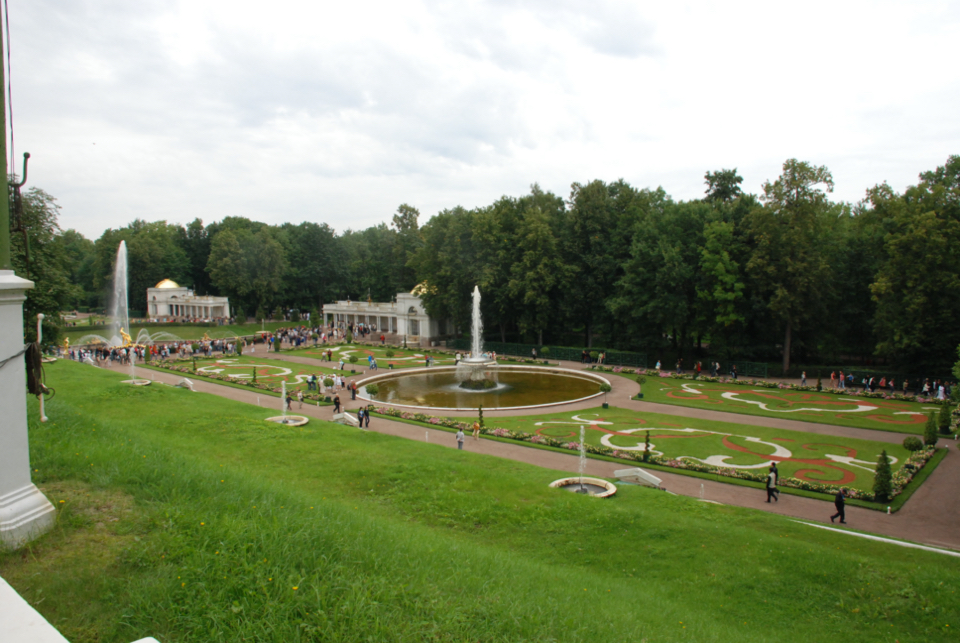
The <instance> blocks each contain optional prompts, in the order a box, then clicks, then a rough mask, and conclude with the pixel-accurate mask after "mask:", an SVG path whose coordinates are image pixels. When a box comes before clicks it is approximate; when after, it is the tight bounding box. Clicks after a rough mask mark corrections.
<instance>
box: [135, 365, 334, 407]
mask: <svg viewBox="0 0 960 643" xmlns="http://www.w3.org/2000/svg"><path fill="white" fill-rule="evenodd" d="M192 363H193V362H192V360H189V359H186V360H177V361H158V360H152V361H150V362H149V363H147V364H146V365H147V366H152V367H153V368H159V369H162V370H165V371H170V372H173V373H183V374H184V375H190V376H192V377H200V378H203V379H207V380H219V381H221V382H229V383H230V384H234V385H240V386H244V387H246V388H255V389H257V390H259V391H266V392H268V393H276V394H277V395H280V394H282V392H283V388H282V387H279V386H271V385H269V384H264V383H263V382H254V381H253V380H248V379H240V378H236V377H232V376H230V375H220V374H219V373H198V372H196V371H194V370H193V366H181V364H192ZM292 390H293V389H292V388H291V389H290V390H289V391H287V392H288V393H289V392H291V391H292ZM303 399H304V401H307V400H310V401H311V402H321V403H329V402H330V400H331V398H330V396H329V395H320V394H319V393H317V394H314V393H304V394H303Z"/></svg>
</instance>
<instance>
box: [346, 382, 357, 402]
mask: <svg viewBox="0 0 960 643" xmlns="http://www.w3.org/2000/svg"><path fill="white" fill-rule="evenodd" d="M347 388H349V389H350V399H351V400H355V399H357V385H356V384H354V383H353V382H350V385H349V386H348V387H347Z"/></svg>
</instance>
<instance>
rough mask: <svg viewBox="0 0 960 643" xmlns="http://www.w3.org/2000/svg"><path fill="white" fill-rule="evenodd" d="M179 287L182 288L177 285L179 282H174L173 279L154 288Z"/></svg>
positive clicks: (165, 280) (164, 281)
mask: <svg viewBox="0 0 960 643" xmlns="http://www.w3.org/2000/svg"><path fill="white" fill-rule="evenodd" d="M179 287H180V286H179V285H177V282H175V281H173V280H172V279H164V280H163V281H161V282H160V283H158V284H157V285H156V286H154V288H179Z"/></svg>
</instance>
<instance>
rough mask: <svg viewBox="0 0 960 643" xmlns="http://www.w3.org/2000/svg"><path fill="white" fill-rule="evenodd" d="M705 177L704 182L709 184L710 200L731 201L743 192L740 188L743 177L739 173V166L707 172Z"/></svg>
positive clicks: (708, 197)
mask: <svg viewBox="0 0 960 643" xmlns="http://www.w3.org/2000/svg"><path fill="white" fill-rule="evenodd" d="M703 178H704V183H706V184H707V196H706V198H707V200H708V201H727V202H729V201H733V200H734V199H737V198H739V197H740V196H741V195H742V194H743V192H742V191H741V190H740V184H741V183H743V177H742V176H740V175H739V174H737V168H733V169H732V170H717V171H716V172H707V173H706V174H705V175H704V176H703Z"/></svg>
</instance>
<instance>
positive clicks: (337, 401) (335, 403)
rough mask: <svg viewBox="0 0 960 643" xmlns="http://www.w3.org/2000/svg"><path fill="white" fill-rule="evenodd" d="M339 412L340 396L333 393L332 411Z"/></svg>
mask: <svg viewBox="0 0 960 643" xmlns="http://www.w3.org/2000/svg"><path fill="white" fill-rule="evenodd" d="M339 412H340V396H339V395H334V396H333V413H334V414H337V413H339Z"/></svg>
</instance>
